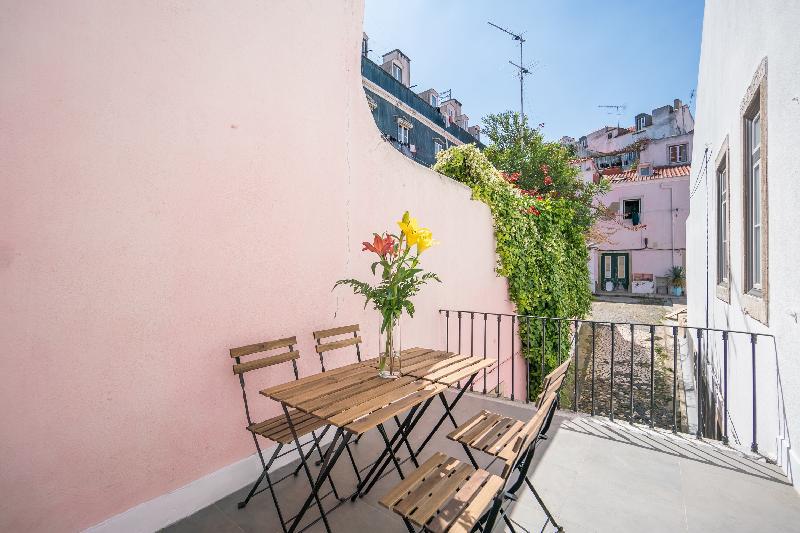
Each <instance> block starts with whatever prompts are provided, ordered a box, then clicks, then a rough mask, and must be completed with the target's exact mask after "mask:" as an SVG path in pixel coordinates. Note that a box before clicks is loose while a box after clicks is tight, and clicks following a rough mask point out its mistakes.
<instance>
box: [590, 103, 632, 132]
mask: <svg viewBox="0 0 800 533" xmlns="http://www.w3.org/2000/svg"><path fill="white" fill-rule="evenodd" d="M597 107H599V108H600V109H608V114H609V115H611V114H612V112H611V110H612V109H613V110H614V111H615V112H614V113H613V114H614V115H617V116H618V117H619V116H621V115H622V112H623V111H625V109H626V108H627V107H628V105H627V104H622V105H599V106H597ZM617 127H618V128H619V119H617Z"/></svg>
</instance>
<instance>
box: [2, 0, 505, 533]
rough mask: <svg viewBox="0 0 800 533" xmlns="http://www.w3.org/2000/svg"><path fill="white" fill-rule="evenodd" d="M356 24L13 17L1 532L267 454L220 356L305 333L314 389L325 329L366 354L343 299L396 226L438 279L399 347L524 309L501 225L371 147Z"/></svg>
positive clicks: (216, 11) (286, 8)
mask: <svg viewBox="0 0 800 533" xmlns="http://www.w3.org/2000/svg"><path fill="white" fill-rule="evenodd" d="M362 10H363V6H362V5H361V2H360V1H359V0H351V1H342V2H328V1H298V0H291V1H289V0H286V1H280V2H275V1H272V2H261V1H245V2H236V3H220V2H202V3H196V2H195V3H188V2H187V3H181V2H155V1H146V2H138V1H118V2H93V1H90V0H77V1H75V2H71V3H70V5H69V7H67V6H66V5H65V4H64V3H62V2H57V1H54V0H39V1H36V2H22V1H12V2H7V3H6V4H5V5H4V8H3V12H4V13H3V17H0V65H2V67H0V68H2V72H3V83H2V84H0V102H1V105H0V128H1V129H2V134H1V135H0V173H2V183H3V195H2V196H1V197H0V228H2V234H0V292H1V293H2V295H3V297H2V299H0V313H1V314H2V328H0V346H2V347H3V355H2V359H0V375H1V376H2V378H0V379H2V386H0V406H2V407H0V425H1V426H2V428H3V432H2V439H0V456H2V457H3V458H4V460H3V466H2V468H0V492H1V493H2V494H3V498H2V499H0V530H2V531H21V530H25V531H70V530H76V529H81V528H84V527H87V526H90V525H92V524H94V523H97V522H99V521H101V520H103V519H105V518H107V517H109V516H112V515H114V514H117V513H120V512H122V511H124V510H126V509H128V508H130V507H132V506H134V505H136V504H138V503H140V502H143V501H145V500H148V499H151V498H154V497H157V496H159V495H161V494H163V493H165V492H167V491H170V490H172V489H175V488H176V487H180V486H182V485H184V484H186V483H188V482H190V481H191V480H193V479H196V478H198V477H200V476H202V475H204V474H206V473H209V472H212V471H214V470H216V469H219V468H220V467H223V466H224V465H227V464H229V463H231V462H233V461H236V460H238V459H241V458H242V457H245V456H247V455H249V454H251V453H252V449H251V447H252V442H251V441H250V439H249V437H248V435H246V432H245V431H244V430H243V415H242V412H241V396H240V391H239V389H238V384H237V382H236V380H235V379H234V377H233V376H232V374H231V370H230V360H229V358H228V356H227V353H226V352H227V349H228V348H229V347H231V346H237V345H242V344H246V343H251V342H255V341H259V340H263V339H265V338H274V337H280V336H285V335H297V336H298V338H299V339H300V350H301V353H302V354H303V355H302V357H301V364H300V366H301V371H302V372H303V373H308V372H311V371H316V369H317V359H316V358H315V357H314V356H312V353H313V350H312V348H311V345H312V343H311V336H310V333H311V331H312V330H313V329H317V328H324V327H330V326H333V325H337V324H338V325H341V324H345V323H349V322H354V321H358V322H360V323H361V324H362V326H363V327H364V333H365V337H366V339H365V340H366V344H367V347H368V348H370V349H371V347H372V346H374V344H375V339H374V337H375V336H374V332H375V330H376V321H375V320H374V316H373V314H372V313H371V312H368V311H367V312H365V311H363V310H362V309H361V303H360V302H359V301H358V299H356V298H355V297H353V296H352V295H350V294H348V293H347V292H346V291H345V290H342V291H337V292H335V293H332V292H331V286H332V284H333V282H334V281H335V280H336V279H339V278H342V277H346V276H358V277H365V276H367V275H368V262H367V259H366V258H365V257H363V256H362V254H361V251H360V250H361V246H360V242H361V241H362V240H364V238H365V237H367V236H369V234H370V233H371V232H372V231H373V230H380V229H383V228H390V227H392V225H393V223H394V221H395V220H396V219H397V217H398V216H399V214H401V213H402V211H403V210H405V209H410V210H411V211H412V212H413V213H414V214H415V215H417V216H418V217H419V218H420V220H421V221H423V222H424V223H425V224H426V225H428V226H429V227H430V228H431V229H432V230H433V232H434V234H435V237H436V238H437V239H438V240H440V241H441V244H440V245H439V246H438V247H436V248H434V249H432V250H430V251H429V252H427V253H426V257H425V266H426V267H428V268H430V269H432V270H434V271H436V272H438V273H439V274H440V275H441V277H442V279H443V280H444V284H442V285H441V286H434V287H430V288H428V289H426V290H425V291H424V293H423V294H421V295H420V297H419V298H418V299H417V302H418V303H417V306H418V309H419V312H418V315H417V317H416V318H415V319H413V320H412V321H406V324H405V327H404V339H405V340H406V343H412V341H413V343H414V344H422V345H426V344H427V345H436V346H439V345H441V341H442V328H441V322H440V321H439V319H438V316H437V313H436V309H437V308H438V307H439V306H447V307H454V308H458V307H460V308H475V309H487V310H492V311H503V312H508V311H510V310H511V306H510V304H509V302H508V300H507V293H506V284H505V281H504V280H502V279H500V278H497V277H496V276H495V274H494V272H493V268H494V262H495V256H494V244H493V238H492V230H491V219H490V214H489V211H488V209H487V208H486V207H485V206H483V205H482V204H479V203H477V202H473V201H471V200H470V195H469V191H468V190H467V189H466V188H464V187H463V186H461V185H459V184H457V183H454V182H453V181H451V180H449V179H447V178H444V177H441V176H438V175H437V174H435V173H433V172H432V171H430V170H427V169H424V168H422V167H419V166H417V165H416V164H414V163H413V162H411V161H409V160H408V159H406V158H404V157H402V156H401V155H399V154H398V153H397V152H396V151H395V150H394V149H392V148H391V147H389V146H388V145H386V144H385V143H383V142H382V141H381V140H380V138H379V135H378V131H377V129H376V128H375V126H374V124H373V122H372V117H371V116H370V114H369V110H368V107H367V105H366V103H365V100H364V95H363V91H362V88H361V81H360V74H359V55H358V52H359V43H360V39H361V30H362ZM310 101H323V102H324V104H325V105H324V106H314V107H313V111H311V108H309V107H308V106H307V103H308V102H310ZM287 377H288V376H277V377H273V378H271V379H265V380H264V381H263V382H262V383H263V384H264V385H266V384H268V383H270V382H272V381H276V380H281V379H286V378H287ZM261 403H262V404H264V405H262V407H260V408H259V409H258V410H259V411H260V414H261V415H266V414H272V413H276V412H277V411H276V409H275V407H274V406H270V407H269V408H267V407H266V401H264V402H261Z"/></svg>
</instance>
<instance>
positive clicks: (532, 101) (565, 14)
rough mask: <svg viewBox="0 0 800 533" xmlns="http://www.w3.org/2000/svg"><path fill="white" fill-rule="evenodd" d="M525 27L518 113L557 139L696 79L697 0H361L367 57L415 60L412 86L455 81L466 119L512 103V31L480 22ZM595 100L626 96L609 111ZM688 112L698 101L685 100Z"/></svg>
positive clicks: (628, 120) (515, 100)
mask: <svg viewBox="0 0 800 533" xmlns="http://www.w3.org/2000/svg"><path fill="white" fill-rule="evenodd" d="M487 21H492V22H494V23H495V24H498V25H500V26H503V27H506V28H509V29H511V30H512V31H515V32H517V33H519V32H524V35H523V36H524V37H525V39H526V43H525V45H524V54H525V59H524V62H525V63H526V64H530V63H533V62H534V61H536V62H538V66H537V67H536V69H535V71H534V73H533V75H532V76H528V77H527V78H526V80H525V113H526V114H527V115H528V116H529V120H530V122H531V123H532V124H538V123H540V122H544V123H545V128H544V133H545V136H546V137H547V138H548V139H551V140H555V139H558V138H560V137H561V136H562V135H571V136H573V137H578V136H580V135H582V134H584V133H588V132H590V131H593V130H595V129H597V128H599V127H602V126H604V125H616V123H617V122H619V123H620V125H623V126H633V117H634V115H636V114H637V113H640V112H650V111H651V110H652V109H654V108H656V107H660V106H662V105H665V104H671V103H672V101H673V99H675V98H680V99H681V100H683V101H684V102H688V101H689V97H690V94H691V92H692V90H693V89H695V88H696V85H697V66H698V62H699V59H700V35H701V30H702V24H703V2H702V0H669V1H663V0H629V1H622V0H605V1H603V0H551V1H545V0H536V1H530V0H529V1H513V2H512V1H503V0H495V1H492V2H485V1H482V2H469V3H468V2H463V1H460V2H459V1H455V0H437V1H435V2H434V1H430V0H403V1H396V0H366V14H365V18H364V30H365V31H366V32H367V34H368V35H369V37H370V48H371V49H372V50H373V52H371V53H370V58H371V59H373V60H374V61H379V59H380V56H381V55H382V54H384V53H385V52H388V51H390V50H392V49H394V48H399V49H400V50H402V51H403V52H404V53H405V54H406V55H408V56H409V57H410V58H411V83H412V84H417V86H416V87H415V88H414V90H415V91H417V92H421V91H424V90H425V89H428V88H430V87H433V88H435V89H437V90H444V89H452V90H453V96H454V97H455V98H457V99H458V100H459V101H461V103H462V104H464V112H465V113H466V114H467V115H469V117H470V123H471V124H475V123H477V122H479V121H480V119H481V118H482V117H483V116H485V115H487V114H489V113H496V112H501V111H505V110H509V109H513V110H519V80H518V79H517V78H516V75H515V72H516V69H515V68H514V67H513V66H511V65H509V64H508V61H509V60H513V61H514V62H515V63H517V62H518V61H519V47H518V44H517V42H516V41H513V40H512V39H511V37H510V36H508V35H506V34H504V33H502V32H500V31H499V30H497V29H495V28H492V27H491V26H489V25H488V24H487V23H486V22H487ZM600 104H617V105H621V104H625V105H627V109H626V110H625V111H623V112H622V115H621V116H617V115H616V112H615V111H611V112H609V111H608V110H603V109H599V108H598V107H597V106H598V105H600ZM692 112H694V106H693V107H692Z"/></svg>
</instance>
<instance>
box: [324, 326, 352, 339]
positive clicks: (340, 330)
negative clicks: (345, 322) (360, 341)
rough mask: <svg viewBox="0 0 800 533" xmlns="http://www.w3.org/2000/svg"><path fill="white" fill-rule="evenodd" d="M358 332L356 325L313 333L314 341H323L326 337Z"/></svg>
mask: <svg viewBox="0 0 800 533" xmlns="http://www.w3.org/2000/svg"><path fill="white" fill-rule="evenodd" d="M358 330H359V326H358V324H351V325H349V326H341V327H338V328H331V329H323V330H321V331H315V332H314V340H320V339H325V338H327V337H333V336H335V335H342V334H344V333H355V332H356V331H358Z"/></svg>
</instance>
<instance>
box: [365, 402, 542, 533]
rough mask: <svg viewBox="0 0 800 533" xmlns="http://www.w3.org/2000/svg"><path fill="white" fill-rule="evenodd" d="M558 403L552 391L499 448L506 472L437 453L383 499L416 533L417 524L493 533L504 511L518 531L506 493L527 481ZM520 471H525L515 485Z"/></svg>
mask: <svg viewBox="0 0 800 533" xmlns="http://www.w3.org/2000/svg"><path fill="white" fill-rule="evenodd" d="M554 403H555V394H553V393H551V394H550V395H549V396H548V397H546V398H545V401H544V402H543V404H542V409H539V410H537V411H536V413H535V414H534V416H533V417H532V418H531V420H530V421H528V422H527V423H525V424H522V426H521V427H520V428H519V430H518V431H517V432H515V433H514V435H513V436H512V437H511V438H507V439H504V441H503V442H504V443H503V445H502V446H498V448H497V454H496V458H497V459H499V460H500V461H502V463H503V469H502V473H501V475H499V476H498V475H496V474H492V473H490V472H489V471H488V470H485V469H482V468H479V467H478V466H477V465H475V464H472V465H471V464H469V463H464V462H462V461H459V460H458V459H454V458H452V457H448V456H446V455H444V454H442V453H438V452H437V453H435V454H434V455H433V456H432V457H431V458H430V459H428V460H427V461H425V463H423V464H422V465H420V467H419V468H418V469H417V470H415V471H414V472H413V473H411V475H409V476H408V477H406V478H405V479H404V480H403V481H401V482H400V483H399V484H398V485H396V486H395V487H394V488H393V489H392V490H391V491H389V493H388V494H386V495H385V496H384V497H383V498H381V500H380V501H379V503H380V504H381V505H383V506H384V507H386V508H387V509H390V510H391V511H393V512H395V513H397V514H398V515H400V516H401V517H402V519H403V522H405V524H406V527H407V528H408V530H409V531H411V532H416V531H417V530H416V529H415V528H420V529H419V531H429V532H435V533H443V532H451V533H457V532H467V531H473V530H475V529H481V530H482V531H487V532H488V531H491V530H492V528H493V527H494V524H495V522H496V520H497V517H498V515H500V514H502V516H503V519H504V520H505V522H506V525H507V526H509V527H510V528H511V529H512V530H513V526H512V523H511V521H510V519H509V518H508V517H507V516H506V515H505V513H503V512H502V504H503V501H504V500H505V499H506V494H509V493H510V494H515V493H516V491H518V490H519V487H520V486H521V485H522V483H523V481H522V478H525V479H527V473H528V469H529V467H530V464H531V459H532V457H533V447H534V445H535V443H536V441H537V440H538V435H539V433H540V432H541V429H542V427H543V426H544V422H545V420H546V418H547V416H546V415H547V413H548V412H549V411H550V410H551V408H552V407H553V405H554ZM487 468H488V467H487ZM515 470H518V471H519V472H520V474H519V477H518V478H517V479H516V480H515V481H514V482H513V483H512V482H511V481H510V479H511V474H512V473H513V472H514V471H515Z"/></svg>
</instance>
